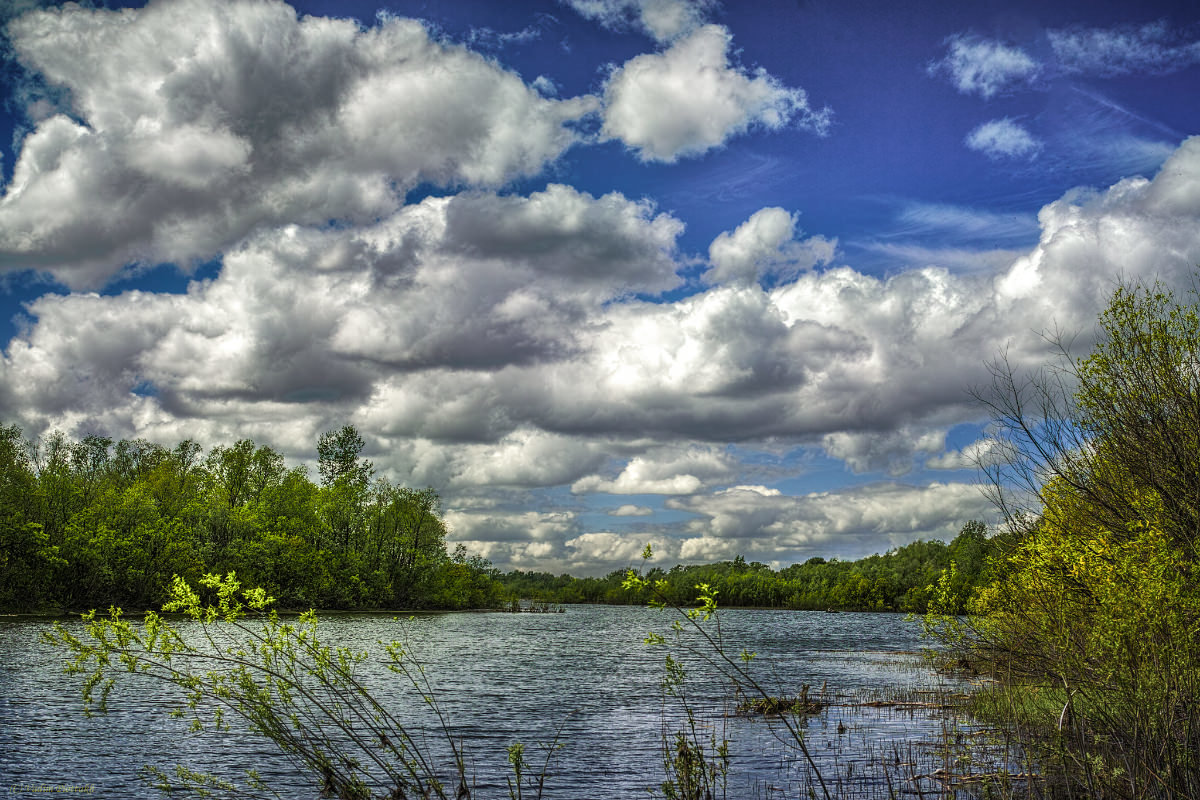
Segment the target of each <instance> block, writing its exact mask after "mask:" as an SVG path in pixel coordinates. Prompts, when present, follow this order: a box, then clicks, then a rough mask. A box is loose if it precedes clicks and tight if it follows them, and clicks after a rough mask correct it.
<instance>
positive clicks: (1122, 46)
mask: <svg viewBox="0 0 1200 800" xmlns="http://www.w3.org/2000/svg"><path fill="white" fill-rule="evenodd" d="M1047 36H1049V38H1050V47H1051V49H1052V50H1053V51H1054V56H1055V58H1057V59H1058V65H1059V68H1060V69H1062V70H1063V71H1064V72H1066V73H1069V74H1070V73H1075V74H1083V75H1097V76H1100V77H1105V78H1111V77H1115V76H1118V75H1128V74H1130V73H1135V72H1142V73H1152V74H1160V75H1161V74H1165V73H1169V72H1177V71H1178V70H1181V69H1185V68H1187V67H1190V66H1191V65H1193V64H1196V63H1200V42H1184V41H1181V37H1180V36H1179V34H1178V33H1177V32H1176V31H1173V30H1172V29H1171V28H1170V27H1169V26H1168V25H1167V23H1166V22H1165V21H1162V20H1160V21H1158V22H1151V23H1148V24H1146V25H1142V26H1140V27H1135V26H1126V27H1120V28H1068V29H1063V30H1052V31H1048V32H1047Z"/></svg>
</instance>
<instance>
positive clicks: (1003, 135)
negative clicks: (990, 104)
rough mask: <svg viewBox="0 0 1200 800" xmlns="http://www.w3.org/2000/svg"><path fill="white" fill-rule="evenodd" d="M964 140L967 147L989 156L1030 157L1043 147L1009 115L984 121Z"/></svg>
mask: <svg viewBox="0 0 1200 800" xmlns="http://www.w3.org/2000/svg"><path fill="white" fill-rule="evenodd" d="M964 141H965V143H966V145H967V147H969V148H971V149H972V150H975V151H977V152H980V153H983V154H984V155H985V156H988V157H989V158H1028V157H1030V156H1033V155H1036V154H1037V152H1038V151H1039V150H1040V149H1041V148H1042V144H1041V142H1039V141H1038V140H1037V139H1035V138H1033V135H1032V134H1030V133H1029V131H1027V130H1025V128H1023V127H1022V126H1020V125H1018V124H1017V123H1016V122H1013V121H1012V120H1011V119H1009V118H1008V117H1005V118H1004V119H994V120H991V121H990V122H985V123H983V124H982V125H980V126H979V127H978V128H976V129H975V130H973V131H971V132H970V133H969V134H967V138H966V139H965V140H964Z"/></svg>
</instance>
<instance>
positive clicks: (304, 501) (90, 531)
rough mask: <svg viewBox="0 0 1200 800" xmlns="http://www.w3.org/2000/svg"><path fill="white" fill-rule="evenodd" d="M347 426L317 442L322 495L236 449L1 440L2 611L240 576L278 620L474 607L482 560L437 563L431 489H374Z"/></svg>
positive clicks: (267, 454) (488, 578) (52, 438)
mask: <svg viewBox="0 0 1200 800" xmlns="http://www.w3.org/2000/svg"><path fill="white" fill-rule="evenodd" d="M363 446H364V444H363V440H362V437H361V436H360V435H359V434H358V432H357V431H355V429H354V428H353V427H351V426H345V427H343V428H341V429H340V430H338V431H331V432H329V433H327V434H324V435H323V436H322V437H321V439H320V441H319V442H318V463H319V466H320V469H321V475H322V479H323V482H322V485H317V484H314V483H313V482H312V481H311V480H310V479H309V477H308V473H307V471H306V470H305V469H304V468H303V467H299V468H296V469H292V470H288V469H286V467H285V466H284V460H283V456H282V455H280V454H279V453H278V452H276V451H274V450H272V449H271V448H269V447H266V446H260V445H256V444H255V443H254V442H253V441H251V440H249V439H243V440H241V441H238V442H235V443H234V444H232V445H229V446H225V445H218V446H216V447H214V448H213V449H212V450H211V451H210V452H209V453H208V455H207V456H203V455H202V454H203V450H202V448H201V446H200V445H199V444H198V443H196V442H193V441H190V440H188V441H184V442H181V443H179V445H178V446H176V447H175V448H173V449H167V448H165V447H162V446H160V445H156V444H152V443H149V442H146V441H143V440H140V439H139V440H133V441H119V442H116V443H114V442H113V441H112V440H111V439H109V438H107V437H102V436H97V435H90V436H86V437H84V438H83V439H82V440H80V441H79V442H72V441H70V440H68V439H67V438H66V437H65V436H64V435H62V434H61V433H57V432H56V433H52V434H50V435H49V436H47V437H46V438H44V439H42V440H40V441H27V440H25V439H24V438H23V437H22V434H21V431H20V429H19V428H17V427H16V426H0V579H2V580H0V610H18V611H24V610H38V609H45V608H53V607H58V608H64V607H65V608H89V607H106V606H109V605H117V606H124V607H133V608H138V609H145V608H158V607H160V606H161V605H162V603H163V602H164V601H165V600H166V590H167V587H168V584H169V582H170V579H171V576H172V575H182V576H184V577H186V578H188V579H190V580H196V579H197V578H198V577H199V576H200V575H202V574H204V573H206V572H216V573H225V572H229V571H236V572H237V573H238V574H239V575H242V576H243V577H244V578H245V579H246V580H247V581H248V582H250V583H252V584H255V585H260V586H263V587H264V588H265V589H266V590H267V591H269V592H270V593H271V594H272V595H273V596H275V597H277V598H279V600H280V602H281V603H282V604H283V606H284V607H288V608H298V609H303V608H313V607H320V608H353V609H369V608H424V607H439V608H482V607H495V606H498V605H499V604H500V603H501V601H502V599H503V598H502V596H501V590H500V588H499V586H498V585H497V584H496V583H495V581H494V579H493V578H494V575H493V573H494V570H492V568H491V565H490V564H488V563H486V562H485V561H483V560H482V559H468V558H467V557H466V556H465V555H463V556H461V557H458V558H453V557H451V556H450V555H448V554H447V552H446V543H445V537H446V528H445V525H444V524H443V523H442V519H441V500H440V498H439V497H438V494H437V492H436V491H434V490H433V489H429V488H427V489H412V488H408V487H402V486H396V485H394V484H392V483H389V482H388V481H386V480H383V479H379V478H375V479H374V480H372V479H373V475H374V472H373V467H372V466H371V464H370V462H369V461H366V460H365V459H363V458H362V457H361V451H362V448H363Z"/></svg>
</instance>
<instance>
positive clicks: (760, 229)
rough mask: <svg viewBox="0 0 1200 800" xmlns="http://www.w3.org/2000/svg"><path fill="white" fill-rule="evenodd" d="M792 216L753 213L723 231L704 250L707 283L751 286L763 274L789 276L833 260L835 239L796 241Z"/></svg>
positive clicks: (763, 211)
mask: <svg viewBox="0 0 1200 800" xmlns="http://www.w3.org/2000/svg"><path fill="white" fill-rule="evenodd" d="M795 236H796V217H795V215H793V214H789V213H788V212H787V211H784V210H783V209H782V208H764V209H761V210H759V211H756V212H755V213H754V214H753V216H751V217H750V219H748V220H746V221H745V222H743V223H742V224H741V225H739V226H738V227H737V230H735V231H734V232H733V233H729V232H725V233H722V234H721V235H720V236H718V237H717V238H716V239H714V240H713V243H712V244H711V245H709V248H708V261H709V263H710V264H712V267H711V268H710V269H709V270H708V271H707V272H705V273H704V280H706V281H708V282H709V283H751V282H754V281H757V280H758V279H759V278H760V277H762V276H764V275H767V274H775V275H778V276H781V277H784V278H786V277H789V276H792V275H795V274H796V273H799V272H802V271H804V270H806V269H811V268H812V267H814V266H816V265H818V264H826V263H828V262H829V261H831V260H832V259H833V256H834V253H835V251H836V250H837V240H836V239H834V240H830V239H826V238H825V237H824V236H813V237H811V238H809V239H806V240H803V241H797V240H796V238H795Z"/></svg>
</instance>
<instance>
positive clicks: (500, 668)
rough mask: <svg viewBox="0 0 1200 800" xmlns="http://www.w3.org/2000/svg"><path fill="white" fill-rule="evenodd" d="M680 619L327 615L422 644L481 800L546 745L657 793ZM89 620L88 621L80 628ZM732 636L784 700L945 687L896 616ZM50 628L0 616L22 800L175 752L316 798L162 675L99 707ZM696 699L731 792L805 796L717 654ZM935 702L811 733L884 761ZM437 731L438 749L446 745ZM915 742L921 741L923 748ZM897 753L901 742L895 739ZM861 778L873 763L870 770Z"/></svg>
mask: <svg viewBox="0 0 1200 800" xmlns="http://www.w3.org/2000/svg"><path fill="white" fill-rule="evenodd" d="M670 613H671V612H667V611H660V610H655V609H646V608H631V607H610V606H568V607H567V611H566V613H562V614H528V613H527V614H504V613H489V614H479V613H475V614H471V613H462V614H436V615H427V616H418V617H415V618H411V619H409V618H406V619H403V620H398V619H395V618H393V617H390V616H385V615H369V614H352V615H337V616H330V617H327V618H323V619H322V621H321V625H320V630H321V631H322V634H323V637H324V638H325V640H326V641H327V642H329V643H331V644H344V645H347V646H351V647H353V648H355V649H363V648H365V649H368V650H370V651H371V652H372V654H373V655H374V654H379V653H380V652H381V650H380V648H379V647H378V645H377V644H376V643H377V641H378V640H380V639H382V640H385V641H390V640H393V639H400V638H406V639H408V641H409V644H410V650H411V652H413V653H414V655H415V656H416V657H418V658H419V659H420V660H421V661H422V662H424V663H425V664H426V665H427V672H428V675H429V677H430V679H431V681H432V683H433V685H434V688H435V691H436V695H437V697H438V699H439V702H440V704H441V706H442V708H443V710H444V712H445V715H446V718H447V719H448V720H449V721H450V724H451V727H452V730H453V734H454V736H455V737H456V738H459V739H461V741H462V742H463V746H464V749H465V751H466V752H467V755H468V764H469V767H468V768H469V772H470V774H471V776H472V778H473V780H474V782H475V784H476V789H477V791H476V796H477V797H507V796H508V790H507V784H506V782H505V776H506V774H507V760H506V754H505V751H506V748H507V747H508V745H509V744H511V743H512V742H515V741H521V742H523V743H525V744H526V747H527V748H528V751H529V754H530V756H531V760H536V759H535V758H534V757H536V756H537V754H538V752H539V751H538V748H537V745H538V743H548V742H551V741H557V742H558V743H560V744H561V745H563V746H562V748H561V749H560V750H559V751H558V756H557V758H556V760H555V762H554V765H553V766H552V768H551V770H550V775H549V779H548V783H547V786H548V790H547V796H548V797H557V798H589V797H595V798H608V797H614V798H615V797H631V796H639V795H640V796H646V790H647V789H648V788H652V787H655V786H656V785H657V784H658V783H659V782H660V781H661V780H662V754H661V747H662V737H663V731H664V720H665V722H666V727H667V729H668V730H670V729H673V726H674V725H675V724H676V723H677V722H678V720H679V713H680V712H679V707H678V705H677V704H675V703H671V702H667V703H665V704H664V699H663V696H662V691H661V689H660V680H661V678H662V675H663V668H662V665H663V655H664V654H663V652H662V650H660V649H656V648H650V647H647V646H646V645H644V644H643V638H644V637H645V635H646V633H647V632H648V631H651V630H654V631H658V632H663V633H667V632H668V630H669V627H670V622H671V620H672V617H671V616H670ZM69 624H70V625H71V626H73V627H76V628H78V627H81V626H80V624H79V623H78V622H71V623H69ZM720 624H721V634H722V636H723V637H724V641H725V642H726V643H727V645H728V647H729V649H730V651H731V652H735V653H736V652H740V650H741V649H742V648H743V647H744V648H746V649H747V650H750V651H753V652H755V653H757V657H756V659H755V661H754V665H753V666H754V670H755V673H756V675H758V676H759V678H760V680H761V681H762V683H763V684H764V685H765V686H767V687H768V688H769V689H770V690H771V691H772V692H773V693H780V694H794V693H796V692H797V691H799V689H800V686H801V685H802V684H808V685H809V686H810V687H812V690H811V691H812V692H814V693H816V692H818V691H820V690H821V688H822V687H824V689H825V691H826V692H827V694H828V696H829V697H830V698H832V699H835V700H839V701H842V702H850V701H855V700H862V699H870V698H872V697H882V696H887V697H895V696H900V695H905V696H913V695H911V693H913V692H921V691H927V690H929V689H930V688H931V687H934V686H937V685H940V684H941V683H942V680H943V679H941V678H939V677H937V676H936V675H934V674H932V673H931V672H930V671H929V670H928V669H927V668H926V667H925V666H924V664H923V663H922V661H921V659H920V657H919V656H918V655H917V654H916V651H918V650H919V648H920V647H921V641H920V639H919V626H918V625H917V623H914V622H911V621H908V620H906V619H905V617H904V616H902V615H897V614H865V613H855V614H851V613H842V614H827V613H819V612H795V611H774V610H749V609H728V610H722V611H721V612H720ZM50 625H51V622H49V621H45V620H36V619H23V620H16V619H9V620H5V621H0V738H2V739H3V746H2V747H0V787H2V788H3V789H5V790H8V791H9V792H10V794H11V796H15V797H21V796H29V797H34V796H37V797H45V790H46V789H47V788H52V789H57V790H58V791H60V792H62V791H66V790H73V791H75V792H81V791H83V792H86V790H87V789H88V788H89V787H90V789H91V790H92V792H93V793H94V795H95V796H100V797H105V798H134V797H145V796H147V795H148V794H150V792H149V790H148V789H147V787H146V786H145V784H144V783H143V782H142V781H141V779H140V778H139V777H138V772H139V768H140V767H141V766H142V765H143V764H147V763H152V764H157V765H159V766H163V767H166V768H170V767H172V766H173V765H174V764H176V763H185V764H187V765H188V766H190V767H192V768H195V769H200V770H204V771H211V772H215V773H218V774H223V775H227V776H229V777H233V778H236V777H237V776H238V775H239V774H240V773H241V772H242V771H244V770H246V769H251V768H252V769H256V770H258V771H259V772H260V773H261V774H262V775H263V776H264V777H265V778H267V779H268V780H269V781H270V782H271V783H272V784H274V785H276V786H277V788H280V789H281V793H282V794H283V795H284V796H286V797H315V796H317V792H316V791H314V790H313V789H312V788H311V785H310V783H309V781H308V778H307V776H305V775H302V774H298V772H297V770H296V769H295V768H294V766H293V765H292V764H291V763H290V762H288V761H287V760H286V759H285V758H283V757H282V756H281V755H280V754H279V753H278V752H277V751H276V750H275V749H274V747H273V745H271V744H270V743H269V742H264V741H260V740H259V739H256V738H253V737H250V736H249V735H225V734H212V733H204V734H191V733H188V732H187V731H186V729H185V727H184V726H183V724H182V723H179V722H177V721H176V720H172V719H169V718H168V717H167V716H166V713H165V711H166V709H167V707H168V704H167V702H166V699H165V698H164V697H163V696H162V695H161V694H160V692H161V691H162V688H161V685H158V686H155V685H149V686H146V685H137V682H136V681H135V682H132V683H131V684H130V685H127V684H128V683H129V682H122V683H121V684H119V685H118V687H117V689H116V691H115V692H114V695H113V697H112V699H111V701H110V712H109V713H108V714H107V715H104V716H97V717H93V718H90V719H89V718H85V717H84V715H83V713H82V704H81V702H80V699H79V693H78V678H75V677H70V676H65V675H64V674H63V673H62V654H61V653H59V652H56V651H55V650H54V649H53V648H51V647H50V646H48V645H46V644H44V643H42V642H40V641H39V634H40V633H41V632H42V631H44V630H46V629H48V628H49V627H50ZM691 670H692V675H691V680H690V681H689V683H688V685H687V691H688V694H689V701H690V703H691V704H692V706H693V708H694V709H696V710H697V711H699V712H700V713H701V716H702V717H703V718H705V719H708V720H710V721H711V722H712V724H714V725H716V726H717V727H718V729H719V730H721V731H722V732H723V735H724V736H726V737H728V738H729V739H730V740H731V742H732V752H733V765H732V766H733V768H732V774H731V777H730V783H729V794H730V796H731V797H743V796H770V797H781V796H796V795H797V794H798V793H800V792H801V790H802V788H803V787H804V786H805V785H806V784H807V783H808V782H809V781H811V776H810V775H807V774H806V769H805V767H804V764H803V763H802V761H801V760H800V759H799V755H798V754H797V753H796V752H795V749H794V747H790V746H788V744H787V743H786V742H784V743H781V742H780V741H779V740H778V739H777V738H776V736H775V735H773V733H772V730H771V728H772V726H771V724H770V723H768V722H765V721H764V720H762V719H746V718H742V717H735V716H726V715H725V712H726V711H727V710H728V709H729V705H728V701H729V700H730V698H731V695H732V686H731V685H730V684H729V683H728V682H727V681H726V680H725V679H723V678H721V677H720V676H719V675H716V674H715V673H712V672H711V671H707V672H706V671H705V669H704V668H703V666H702V665H699V664H695V665H692V667H691ZM364 675H365V682H366V683H367V684H368V686H369V687H370V688H371V689H372V691H373V693H374V694H375V695H376V696H378V697H380V698H386V699H387V700H388V701H389V703H394V704H395V707H396V709H397V710H398V713H400V714H401V715H402V716H403V717H404V718H405V719H406V720H408V721H409V722H410V724H411V725H412V726H413V730H427V731H428V732H429V736H430V737H434V736H435V728H434V727H433V726H432V725H431V720H430V718H429V717H428V715H427V713H426V712H425V709H424V707H423V706H422V704H421V703H420V702H419V700H417V699H416V698H414V697H413V694H412V692H411V690H410V689H408V688H407V687H406V686H405V685H404V682H403V680H402V679H401V678H399V677H397V676H395V675H393V674H391V673H389V672H387V671H386V670H384V669H382V667H381V666H380V665H379V664H378V663H375V664H369V665H368V666H367V668H366V669H365V671H364ZM944 724H945V723H944V720H943V719H942V718H941V717H940V716H939V715H938V714H936V713H932V712H922V713H916V712H903V713H897V712H895V711H894V710H886V709H885V710H864V709H862V708H860V707H855V706H852V705H845V706H842V705H837V706H835V707H833V708H831V709H829V710H828V711H827V712H825V713H823V714H821V715H818V716H816V717H813V718H811V719H810V720H809V721H808V723H807V734H806V735H807V741H808V742H809V746H810V749H811V750H812V752H813V754H814V757H815V758H816V759H817V760H818V766H819V767H820V768H821V769H822V771H823V773H825V774H826V775H831V774H833V773H836V772H838V771H839V770H840V771H844V770H845V769H846V765H847V764H850V763H854V762H861V763H863V764H864V765H865V764H867V763H868V762H871V761H872V760H875V761H877V760H878V759H879V758H880V757H881V754H883V753H885V752H901V751H902V750H903V749H904V748H905V747H906V746H907V747H911V743H912V742H918V741H924V740H928V739H929V738H930V737H931V736H934V735H936V734H937V733H938V732H939V731H940V730H941V728H942V726H944ZM435 742H436V738H431V746H433V747H435V748H436V744H434V743H435ZM906 743H908V744H906ZM889 748H891V749H890V750H889ZM860 774H862V771H861V770H860Z"/></svg>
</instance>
